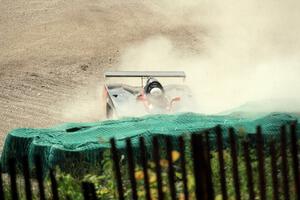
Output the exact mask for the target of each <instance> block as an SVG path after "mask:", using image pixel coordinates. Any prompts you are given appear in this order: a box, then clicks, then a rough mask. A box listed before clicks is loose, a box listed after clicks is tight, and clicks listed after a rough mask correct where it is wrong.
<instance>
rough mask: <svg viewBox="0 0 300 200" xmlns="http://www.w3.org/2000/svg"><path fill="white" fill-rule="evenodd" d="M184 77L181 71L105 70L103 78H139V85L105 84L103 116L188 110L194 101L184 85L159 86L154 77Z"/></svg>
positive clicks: (140, 114)
mask: <svg viewBox="0 0 300 200" xmlns="http://www.w3.org/2000/svg"><path fill="white" fill-rule="evenodd" d="M185 77H186V76H185V73H184V72H181V71H172V72H169V71H168V72H166V71H163V72H162V71H117V72H106V73H105V80H107V79H108V78H115V79H118V81H119V80H120V78H140V79H141V83H140V85H129V84H125V83H105V99H106V116H107V118H114V117H124V116H142V115H146V114H166V113H175V112H186V111H192V110H191V105H194V101H193V98H192V95H191V92H190V89H189V88H188V87H187V86H186V85H184V84H165V85H163V84H162V83H161V82H160V81H159V80H158V78H161V79H169V78H181V79H185ZM166 82H168V80H167V81H166ZM177 82H178V81H177Z"/></svg>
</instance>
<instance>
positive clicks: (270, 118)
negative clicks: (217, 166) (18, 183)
mask: <svg viewBox="0 0 300 200" xmlns="http://www.w3.org/2000/svg"><path fill="white" fill-rule="evenodd" d="M296 120H298V117H297V116H296V115H293V114H285V113H272V114H269V115H266V116H264V117H259V118H256V119H255V118H254V119H253V118H251V119H247V118H243V117H234V116H232V115H227V116H208V115H201V114H195V113H181V114H176V115H153V116H145V117H141V118H126V119H120V120H109V121H103V122H95V123H67V124H62V125H59V126H56V127H53V128H46V129H32V128H19V129H15V130H13V131H11V132H10V133H9V134H8V135H7V137H6V140H5V145H4V148H3V151H2V155H1V162H2V167H3V170H4V171H7V169H8V160H9V158H10V157H14V158H16V160H17V162H18V163H17V164H18V165H21V160H22V157H23V156H25V155H26V156H29V159H30V161H31V163H32V161H33V158H34V155H36V154H37V155H40V156H41V158H42V161H43V166H44V167H54V166H56V165H58V166H60V167H61V168H62V169H68V168H73V167H75V168H76V167H86V166H92V165H93V164H94V165H95V164H97V163H99V162H100V160H101V152H103V151H104V150H105V149H108V148H110V144H109V140H110V138H112V137H114V138H115V139H116V141H117V146H118V148H119V149H120V150H121V151H122V149H124V147H125V142H124V141H125V139H126V138H131V139H132V143H133V147H134V148H135V149H136V150H138V138H139V137H141V136H143V137H144V138H145V139H146V143H147V144H148V145H149V144H150V141H151V138H152V137H153V136H154V135H158V136H162V137H163V136H165V135H168V136H172V137H176V136H179V135H182V134H189V133H193V132H200V131H203V130H208V129H212V128H214V127H215V126H216V125H221V127H222V128H223V130H226V129H227V128H228V127H233V128H234V129H235V131H236V133H238V132H241V131H242V132H243V133H246V134H249V135H250V136H251V134H252V135H253V134H254V133H255V129H256V126H257V125H261V126H262V130H263V135H264V137H265V138H269V137H270V136H278V133H279V129H280V126H281V125H284V124H290V123H292V122H293V121H296ZM223 136H224V140H226V138H227V132H226V131H224V134H223Z"/></svg>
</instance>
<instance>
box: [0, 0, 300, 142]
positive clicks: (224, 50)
mask: <svg viewBox="0 0 300 200" xmlns="http://www.w3.org/2000/svg"><path fill="white" fill-rule="evenodd" d="M252 2H253V3H249V2H248V3H237V2H235V1H232V0H230V1H228V2H227V1H226V3H224V2H223V1H216V2H214V3H211V1H201V2H200V3H199V2H196V1H179V0H178V1H168V0H162V1H158V0H156V1H149V0H144V1H135V0H127V1H117V0H15V1H11V0H0V146H1V145H2V144H3V141H4V137H5V135H6V133H7V132H8V131H9V130H11V129H13V128H16V127H49V126H52V125H55V124H57V123H61V122H67V121H95V120H99V119H103V112H102V107H101V88H102V85H103V71H105V70H107V69H117V68H119V69H123V66H126V65H131V66H138V67H139V66H143V65H145V64H148V67H149V66H151V65H156V66H157V65H159V64H163V65H165V66H170V65H178V64H179V65H180V66H184V67H186V69H187V70H188V72H190V74H193V73H194V75H195V72H199V76H200V75H201V77H204V78H203V79H201V80H199V79H198V80H197V78H196V79H194V81H196V80H197V81H199V82H197V83H198V84H200V85H205V84H210V85H211V88H208V89H207V88H202V92H203V96H202V99H204V100H203V103H204V105H205V103H207V102H212V103H214V102H219V101H220V100H219V99H218V98H217V97H218V95H219V94H220V93H219V92H217V90H218V89H221V94H223V96H224V99H230V98H232V97H238V98H234V99H236V100H233V103H232V102H231V101H228V102H231V103H228V102H227V103H226V101H225V100H224V102H225V105H226V106H224V107H222V106H221V107H220V109H222V108H227V107H228V108H230V107H233V105H238V104H240V103H242V102H244V101H245V100H246V99H249V97H253V96H257V95H258V94H263V93H264V92H266V91H270V90H271V91H273V90H274V89H275V90H276V91H277V90H279V91H286V88H290V86H293V90H298V89H299V87H298V86H297V85H299V84H298V80H297V79H298V78H297V77H298V75H299V74H300V73H298V72H299V67H298V64H299V62H298V61H299V52H300V51H298V48H299V46H300V45H299V44H300V42H299V41H300V40H299V34H300V32H299V27H300V24H299V20H297V19H299V18H300V16H299V3H296V1H294V0H292V1H291V0H290V1H285V2H284V3H278V2H277V3H276V2H273V1H266V2H264V3H258V1H252ZM149 38H150V39H149ZM151 38H152V39H151ZM224 38H226V40H224ZM144 41H146V42H144ZM152 44H154V45H155V48H153V46H151V45H152ZM157 47H159V48H158V49H160V51H157ZM161 49H162V50H161ZM212 49H218V50H217V51H214V50H212ZM144 51H145V53H146V55H145V54H144ZM279 57H280V59H278V58H279ZM156 58H157V59H156ZM273 58H274V59H273ZM275 58H276V59H275ZM281 58H283V59H281ZM141 59H142V60H141ZM178 60H180V62H178ZM270 60H271V61H272V63H276V64H277V65H276V66H275V70H272V71H270V68H268V67H266V66H267V64H268V63H269V61H270ZM278 60H280V62H277V61H278ZM278 63H283V64H284V65H285V66H287V67H286V68H285V69H287V70H285V71H284V73H283V72H282V70H281V69H283V68H282V65H281V64H278ZM199 64H200V65H201V66H206V67H203V68H202V69H201V70H199V69H198V68H197V67H196V66H199ZM220 64H222V67H219V68H214V67H211V66H214V65H216V66H221V65H220ZM286 64H288V65H286ZM242 65H243V66H245V65H246V67H245V68H243V69H241V70H238V71H237V72H236V71H235V69H240V68H241V67H240V66H242ZM247 66H249V67H247ZM250 66H251V67H250ZM155 69H157V68H155ZM257 69H258V70H257ZM197 70H199V71H197ZM252 70H254V71H252ZM229 72H232V73H233V75H232V73H231V74H230V73H229ZM252 72H254V73H252ZM261 73H267V74H269V75H268V76H269V77H268V78H269V79H270V80H271V82H272V81H273V82H274V84H273V82H272V84H267V85H265V87H256V85H253V82H251V81H254V82H256V83H257V82H259V83H262V82H265V81H264V80H265V79H264V78H263V76H261ZM250 74H254V75H253V76H252V75H250ZM282 76H283V77H285V78H284V79H282ZM220 77H222V80H223V79H224V81H221V82H220V81H219V78H220ZM280 77H281V78H280ZM286 78H288V80H289V82H288V84H287V83H286V81H285V82H284V84H282V81H284V80H286ZM216 80H217V81H216ZM276 80H280V81H281V82H276ZM215 82H218V84H217V83H215ZM235 85H237V87H235ZM282 85H284V86H282ZM253 86H254V87H253ZM199 87H200V86H199V85H198V86H196V88H199ZM226 88H227V89H228V88H230V91H231V92H228V91H226V90H225V89H226ZM242 88H244V89H242ZM253 88H254V89H253ZM261 88H262V89H261ZM241 90H246V92H241ZM257 90H259V91H258V93H257V92H256V91H257ZM211 91H215V92H211ZM272 94H273V93H272ZM275 94H276V95H277V96H280V95H281V94H286V93H281V92H280V93H278V92H276V93H275ZM232 95H233V96H232ZM276 95H275V96H276ZM212 97H214V100H212ZM294 97H295V96H293V98H294ZM216 99H217V100H216ZM250 99H251V98H250ZM207 105H208V104H207ZM210 106H211V105H210Z"/></svg>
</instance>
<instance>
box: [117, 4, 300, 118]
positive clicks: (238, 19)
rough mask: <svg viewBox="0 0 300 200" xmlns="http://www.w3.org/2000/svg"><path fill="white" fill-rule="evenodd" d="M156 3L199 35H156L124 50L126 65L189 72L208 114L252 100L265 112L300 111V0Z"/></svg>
mask: <svg viewBox="0 0 300 200" xmlns="http://www.w3.org/2000/svg"><path fill="white" fill-rule="evenodd" d="M149 8H150V9H152V10H153V11H154V12H156V13H157V14H158V15H163V16H164V17H166V18H167V19H168V20H169V23H168V26H171V27H173V28H174V29H176V27H179V28H180V27H187V29H188V31H187V32H186V34H187V36H188V34H190V35H192V36H193V37H192V38H195V39H194V40H192V41H191V40H189V41H184V38H185V37H181V38H179V40H180V39H182V40H183V41H178V38H177V39H176V37H175V39H174V37H173V36H172V35H170V34H168V33H158V34H153V35H152V36H149V37H148V38H146V39H144V40H140V41H136V42H134V43H131V44H130V45H128V46H127V48H125V49H124V50H123V52H122V56H121V59H120V64H119V67H118V69H119V70H184V71H185V72H186V73H187V79H186V84H188V85H189V87H190V88H191V90H192V91H193V92H194V96H195V98H196V100H197V101H198V104H199V105H200V106H199V109H198V112H201V113H219V112H222V111H226V110H231V109H233V108H237V107H239V106H241V105H247V103H248V102H256V103H254V104H253V105H256V106H255V107H254V108H253V111H258V112H259V111H289V112H291V111H293V112H299V111H300V103H299V102H300V101H299V100H300V98H299V95H298V91H300V81H299V78H298V76H299V75H300V21H299V19H300V12H299V9H300V3H299V2H298V1H296V0H288V1H271V0H267V1H263V2H262V1H258V0H254V1H253V0H251V1H250V0H249V1H241V2H236V1H233V0H229V1H221V0H213V1H197V2H196V1H181V0H177V1H174V0H172V1H171V0H162V1H161V0H160V1H154V3H152V4H149ZM183 43H189V45H187V46H188V48H186V45H185V46H184V45H181V44H183ZM259 102H260V103H259ZM291 102H292V103H291ZM266 104H267V106H266ZM249 105H250V104H249Z"/></svg>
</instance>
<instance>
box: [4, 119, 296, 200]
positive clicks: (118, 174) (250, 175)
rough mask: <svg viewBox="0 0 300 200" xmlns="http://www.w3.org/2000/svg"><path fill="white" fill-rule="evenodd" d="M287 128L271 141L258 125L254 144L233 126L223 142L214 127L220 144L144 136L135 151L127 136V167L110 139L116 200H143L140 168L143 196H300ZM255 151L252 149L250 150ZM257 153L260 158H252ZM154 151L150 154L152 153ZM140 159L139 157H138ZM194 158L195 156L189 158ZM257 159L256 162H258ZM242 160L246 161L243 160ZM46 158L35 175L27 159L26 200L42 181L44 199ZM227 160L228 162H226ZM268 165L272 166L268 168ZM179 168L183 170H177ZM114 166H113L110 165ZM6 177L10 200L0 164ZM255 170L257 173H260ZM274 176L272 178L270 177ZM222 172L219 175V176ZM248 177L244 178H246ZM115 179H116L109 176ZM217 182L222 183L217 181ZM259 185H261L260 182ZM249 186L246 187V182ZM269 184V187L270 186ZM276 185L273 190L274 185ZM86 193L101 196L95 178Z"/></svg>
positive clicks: (54, 187)
mask: <svg viewBox="0 0 300 200" xmlns="http://www.w3.org/2000/svg"><path fill="white" fill-rule="evenodd" d="M286 128H287V127H285V126H282V127H281V132H280V135H279V136H280V137H278V138H277V139H270V140H268V142H266V141H265V140H264V138H263V135H262V130H261V128H260V127H257V130H256V134H255V144H252V143H250V142H249V140H248V139H247V138H244V139H239V138H237V137H236V134H235V133H234V130H233V129H231V128H230V129H229V130H228V133H229V139H228V141H227V142H226V144H224V138H223V135H222V129H221V128H220V127H219V126H217V127H216V129H215V134H216V135H215V139H216V140H215V141H216V142H215V143H214V146H213V147H212V146H211V144H212V143H211V141H210V137H209V134H210V133H209V132H203V133H197V134H191V138H190V140H188V141H187V140H185V138H184V137H183V136H181V137H178V138H177V141H176V147H175V145H174V140H172V139H171V138H170V137H166V138H165V141H164V142H165V143H164V144H165V146H164V148H162V145H161V141H159V139H158V137H153V140H152V145H151V149H150V148H148V149H147V147H149V146H146V145H145V139H144V138H142V137H141V138H139V151H138V152H135V149H134V148H133V145H132V141H131V139H130V138H128V139H127V140H126V151H125V152H122V153H124V154H125V155H126V163H127V164H126V165H123V164H122V163H120V154H121V152H120V151H119V150H118V148H117V146H116V141H115V139H114V138H112V139H111V140H110V143H111V155H112V160H113V164H114V172H115V173H114V174H115V177H114V178H115V183H116V194H117V195H116V199H119V200H123V199H133V200H137V199H140V197H139V194H138V193H139V190H141V187H138V186H137V185H138V183H137V180H136V176H135V173H136V168H137V166H139V167H140V169H141V170H142V174H143V176H142V179H143V180H142V182H143V187H142V188H143V192H144V194H145V195H144V196H143V199H146V200H151V199H158V200H163V199H172V200H176V199H180V200H183V199H185V200H187V199H197V200H214V199H218V198H219V199H223V200H227V199H236V200H240V199H245V197H246V199H250V200H255V199H261V200H269V199H270V196H268V195H267V190H270V191H271V198H272V199H274V200H279V199H285V200H289V199H297V200H300V176H299V153H298V144H297V141H298V139H297V134H296V124H292V125H290V126H289V127H288V131H286ZM187 147H189V149H190V151H189V152H190V155H189V156H187V151H186V148H187ZM175 148H176V151H177V152H178V154H179V155H180V158H179V160H178V161H177V163H176V166H175V164H174V160H173V159H172V156H173V155H172V152H173V150H174V149H175ZM224 149H226V150H227V151H226V152H229V155H230V162H231V164H230V167H227V166H226V162H225V158H224V156H225V155H224ZM162 151H164V153H165V154H164V155H166V161H167V169H166V173H167V179H168V180H167V186H168V188H167V190H168V192H167V193H166V192H165V189H164V183H163V177H162V170H163V169H162V166H161V163H160V161H161V159H162V158H161V157H162V155H163V153H162ZM213 152H214V153H215V154H216V155H217V165H218V172H217V175H216V173H213V168H212V164H213V163H211V158H212V153H213ZM251 152H252V153H251ZM253 152H254V156H255V159H253V155H252V154H253ZM149 154H150V155H151V156H149ZM137 158H138V160H137ZM150 158H151V162H153V163H154V173H155V177H156V183H155V185H156V188H155V190H156V196H155V197H153V194H152V192H151V189H150V183H149V176H150V175H149V170H148V167H149V159H150ZM266 158H268V159H269V160H268V162H269V164H268V165H266ZM188 159H190V160H188ZM254 160H255V162H254ZM241 161H242V162H241ZM188 162H189V163H192V172H193V181H194V184H193V185H194V187H193V188H192V189H191V188H190V187H189V181H191V180H189V176H188V169H187V165H188ZM15 163H16V162H15V160H14V159H13V158H12V159H10V163H9V176H8V177H9V178H8V179H9V183H10V188H9V189H10V198H12V199H14V200H18V199H20V196H19V193H20V191H18V187H17V180H16V177H17V176H18V175H17V173H16V166H15ZM41 163H42V162H41V159H40V158H39V157H36V158H35V173H36V174H35V175H32V176H31V175H30V170H29V165H28V159H27V158H24V159H23V167H22V169H23V171H22V177H23V179H24V186H25V187H24V191H25V194H26V195H25V198H26V199H27V200H31V199H33V190H32V182H35V184H37V188H38V189H37V191H36V192H38V198H39V199H41V200H45V199H46V196H45V185H44V179H43V178H44V177H43V175H44V173H45V172H44V171H43V167H42V164H41ZM227 163H228V161H227ZM241 163H242V165H243V166H244V168H245V173H243V174H241V173H240V170H239V168H240V166H239V165H241ZM124 167H126V171H127V176H126V177H127V179H128V180H127V183H129V185H126V188H127V189H128V188H130V190H131V192H130V196H129V197H128V196H127V197H126V195H125V193H126V191H125V189H124V179H125V178H124V175H123V174H124V173H122V169H123V171H124ZM268 167H269V168H268ZM178 168H179V170H178ZM106 170H112V169H106ZM178 171H179V172H180V174H181V175H180V178H178V177H177V176H176V173H178ZM266 171H269V172H270V175H271V177H267V176H268V175H267V174H266ZM0 173H1V178H0V199H5V195H4V188H3V181H4V179H3V176H7V175H6V174H2V172H1V168H0ZM48 174H49V178H50V182H51V198H52V199H59V198H60V196H59V192H58V187H59V185H58V183H57V180H56V177H55V172H54V170H52V169H50V170H49V173H48ZM254 174H256V175H257V176H255V175H254ZM270 175H269V176H270ZM33 176H34V180H33V179H32V178H31V177H33ZM216 176H217V177H216ZM241 176H245V177H241ZM108 178H111V177H108ZM228 178H230V181H232V183H230V186H231V187H233V189H231V190H233V191H234V192H233V196H232V195H231V196H230V197H229V195H228V191H229V185H228V184H229V182H228ZM241 178H244V179H245V180H246V191H247V195H243V194H242V192H245V191H242V189H241V188H242V185H241ZM267 179H270V180H271V181H270V182H271V184H269V185H267ZM215 180H217V182H216V181H215ZM178 182H180V183H181V185H182V187H181V189H180V195H179V191H177V190H178V187H177V186H176V184H178ZM216 184H218V185H219V191H218V192H217V191H216V187H215V185H216ZM255 185H256V186H255ZM243 187H244V186H243ZM268 187H269V189H268ZM270 188H271V189H270ZM82 194H83V197H84V199H87V200H88V199H92V200H95V199H98V198H99V197H97V195H96V189H95V186H94V184H92V183H90V182H82Z"/></svg>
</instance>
